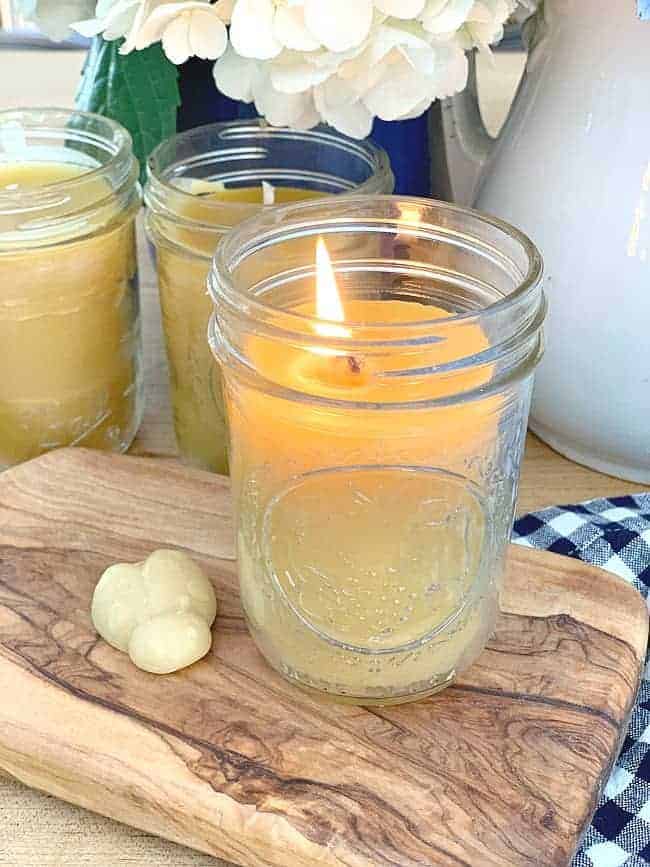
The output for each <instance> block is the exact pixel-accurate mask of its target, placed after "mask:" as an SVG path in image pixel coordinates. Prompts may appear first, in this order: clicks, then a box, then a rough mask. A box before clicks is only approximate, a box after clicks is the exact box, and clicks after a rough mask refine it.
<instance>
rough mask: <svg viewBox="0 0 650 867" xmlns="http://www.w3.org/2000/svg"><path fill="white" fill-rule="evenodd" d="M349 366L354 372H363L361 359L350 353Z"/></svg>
mask: <svg viewBox="0 0 650 867" xmlns="http://www.w3.org/2000/svg"><path fill="white" fill-rule="evenodd" d="M348 367H349V368H350V370H351V371H352V373H361V361H360V360H359V359H358V358H355V356H354V355H348Z"/></svg>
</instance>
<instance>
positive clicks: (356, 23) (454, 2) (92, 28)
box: [18, 0, 534, 138]
mask: <svg viewBox="0 0 650 867" xmlns="http://www.w3.org/2000/svg"><path fill="white" fill-rule="evenodd" d="M18 2H20V3H21V5H22V7H23V10H24V11H25V12H26V14H28V15H30V16H32V17H36V18H37V19H39V21H41V23H42V26H44V27H46V28H47V29H48V31H49V32H55V33H57V34H58V35H65V34H66V32H67V28H68V27H69V26H70V25H72V26H73V27H74V29H76V30H77V31H78V32H80V33H83V34H84V35H86V36H96V35H98V34H101V35H102V36H103V37H104V39H120V38H124V43H123V44H122V45H121V47H120V52H121V53H123V54H128V53H129V52H130V51H134V50H138V49H142V48H146V47H147V46H149V45H152V44H154V43H156V42H161V43H162V46H163V49H164V51H165V53H166V54H167V56H168V57H169V59H170V60H171V61H172V62H173V63H178V64H180V63H184V62H185V61H186V60H187V59H188V58H189V57H192V56H197V57H202V58H211V59H216V61H217V62H216V64H215V66H214V78H215V82H216V85H217V87H218V88H219V89H220V90H221V91H222V92H223V93H225V94H226V95H228V96H230V97H233V98H234V99H241V100H243V101H246V102H254V103H255V106H256V108H257V110H258V111H259V113H260V114H262V115H264V116H265V117H266V118H267V120H268V121H269V123H271V124H273V125H288V126H294V127H298V128H306V127H310V126H313V125H315V124H316V123H318V122H319V121H325V122H326V123H328V124H330V125H331V126H334V127H336V128H337V129H339V130H341V131H342V132H344V133H347V134H348V135H350V136H354V137H357V138H363V137H365V136H366V135H368V133H369V132H370V130H371V128H372V124H373V121H374V119H375V118H376V117H379V118H381V119H383V120H399V119H405V118H409V117H416V116H417V115H418V114H421V113H422V112H424V111H426V110H427V108H428V107H429V106H430V105H431V103H432V102H433V101H434V100H436V99H441V98H444V97H447V96H450V95H452V94H454V93H457V92H458V91H459V90H462V88H463V87H465V84H466V81H467V68H468V65H467V58H466V52H468V51H470V50H474V49H475V48H478V49H479V50H482V51H489V46H490V45H492V44H494V43H495V42H496V41H498V40H499V39H500V38H501V36H502V33H503V25H504V22H505V21H506V19H507V18H508V16H509V15H510V14H511V13H512V12H513V10H514V8H515V7H516V5H517V2H516V0H97V2H95V0H58V2H57V0H18ZM524 2H526V3H527V5H528V6H530V5H531V4H532V3H533V2H534V0H524ZM228 25H230V32H229V33H228V30H227V26H228Z"/></svg>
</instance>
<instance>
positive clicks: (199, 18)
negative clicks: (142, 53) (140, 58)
mask: <svg viewBox="0 0 650 867" xmlns="http://www.w3.org/2000/svg"><path fill="white" fill-rule="evenodd" d="M231 8H232V5H231V4H230V3H224V0H221V2H218V3H214V4H210V2H209V0H189V2H177V3H163V4H162V5H160V6H157V7H156V8H155V9H153V10H152V11H151V12H150V14H149V15H148V17H146V18H145V20H144V21H143V22H142V25H141V26H140V29H139V31H138V33H137V34H136V36H135V47H136V48H137V49H138V50H140V49H142V48H146V47H147V46H149V45H153V43H154V42H160V41H162V46H163V49H164V51H165V54H166V55H167V57H168V58H169V59H170V60H171V61H172V63H185V61H186V60H187V59H188V58H190V57H202V58H210V59H212V60H215V59H216V58H217V57H221V55H222V54H223V53H224V51H225V50H226V45H227V44H228V33H227V31H226V25H225V23H224V22H225V21H228V19H229V17H230V12H231Z"/></svg>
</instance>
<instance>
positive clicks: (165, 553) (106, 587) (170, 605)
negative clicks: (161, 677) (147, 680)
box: [91, 549, 217, 674]
mask: <svg viewBox="0 0 650 867" xmlns="http://www.w3.org/2000/svg"><path fill="white" fill-rule="evenodd" d="M216 614H217V600H216V597H215V594H214V590H213V588H212V584H211V583H210V581H209V580H208V578H206V576H205V574H204V573H203V571H202V569H201V568H200V567H199V566H198V565H197V564H196V563H195V562H194V561H193V560H192V559H191V557H188V555H187V554H184V553H183V552H182V551H171V550H164V549H162V550H159V551H154V552H153V554H151V555H150V556H149V557H147V559H146V560H144V561H142V562H140V563H116V564H115V565H114V566H110V567H109V568H108V569H107V570H106V571H105V572H104V574H103V575H102V577H101V578H100V580H99V582H98V584H97V586H96V588H95V593H94V595H93V601H92V607H91V617H92V621H93V623H94V625H95V629H96V630H97V632H99V634H100V635H101V636H102V638H104V639H105V640H106V641H108V643H109V644H112V645H113V647H117V648H118V650H123V651H128V652H129V655H130V656H131V658H132V659H133V661H134V662H135V664H136V665H139V666H140V667H141V668H144V669H145V670H146V671H152V672H154V673H156V674H165V673H167V672H170V671H176V670H177V669H179V668H184V667H185V666H186V665H190V664H191V663H192V662H196V660H197V659H199V658H200V657H201V656H203V655H204V654H205V653H207V651H208V650H209V648H210V643H211V635H210V626H211V625H212V623H213V621H214V618H215V617H216ZM197 624H198V625H197ZM165 630H167V632H165ZM199 651H200V652H199ZM197 654H198V655H197ZM140 661H142V663H143V664H142V665H140Z"/></svg>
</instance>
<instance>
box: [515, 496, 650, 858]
mask: <svg viewBox="0 0 650 867" xmlns="http://www.w3.org/2000/svg"><path fill="white" fill-rule="evenodd" d="M513 541H514V542H516V543H517V544H519V545H526V546H528V547H530V548H540V549H542V550H545V551H554V552H555V553H557V554H566V555H568V556H569V557H575V558H576V559H577V560H583V561H584V562H585V563H590V564H592V565H593V566H600V567H602V568H603V569H607V570H609V571H610V572H614V573H615V574H616V575H619V576H620V577H621V578H624V579H625V580H626V581H629V583H630V584H633V585H634V586H635V587H636V588H637V590H638V591H639V593H641V594H642V595H643V597H644V599H646V600H648V597H649V595H650V494H639V495H637V496H630V497H613V498H611V499H601V500H591V501H590V502H588V503H582V505H578V506H559V507H553V508H550V509H544V510H543V511H541V512H535V513H534V514H530V515H526V516H524V517H523V518H520V519H519V520H518V521H517V522H516V523H515V528H514V532H513ZM649 660H650V657H648V658H646V669H645V673H644V676H643V680H642V681H641V689H640V691H639V696H638V699H637V703H636V705H635V708H634V711H633V712H632V718H631V722H630V728H629V731H628V733H627V736H626V738H625V740H624V742H623V748H622V750H621V754H620V756H619V758H618V761H617V762H616V765H615V766H614V770H613V772H612V775H611V777H610V778H609V782H608V783H607V786H606V788H605V791H604V794H603V797H602V800H601V801H600V804H599V805H598V809H597V810H596V813H595V815H594V818H593V820H592V822H591V825H590V826H589V828H588V830H587V833H586V835H585V837H584V839H583V841H582V844H581V846H580V848H579V850H578V852H577V854H576V856H575V858H574V860H573V862H572V867H645V865H647V864H650V661H649Z"/></svg>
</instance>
